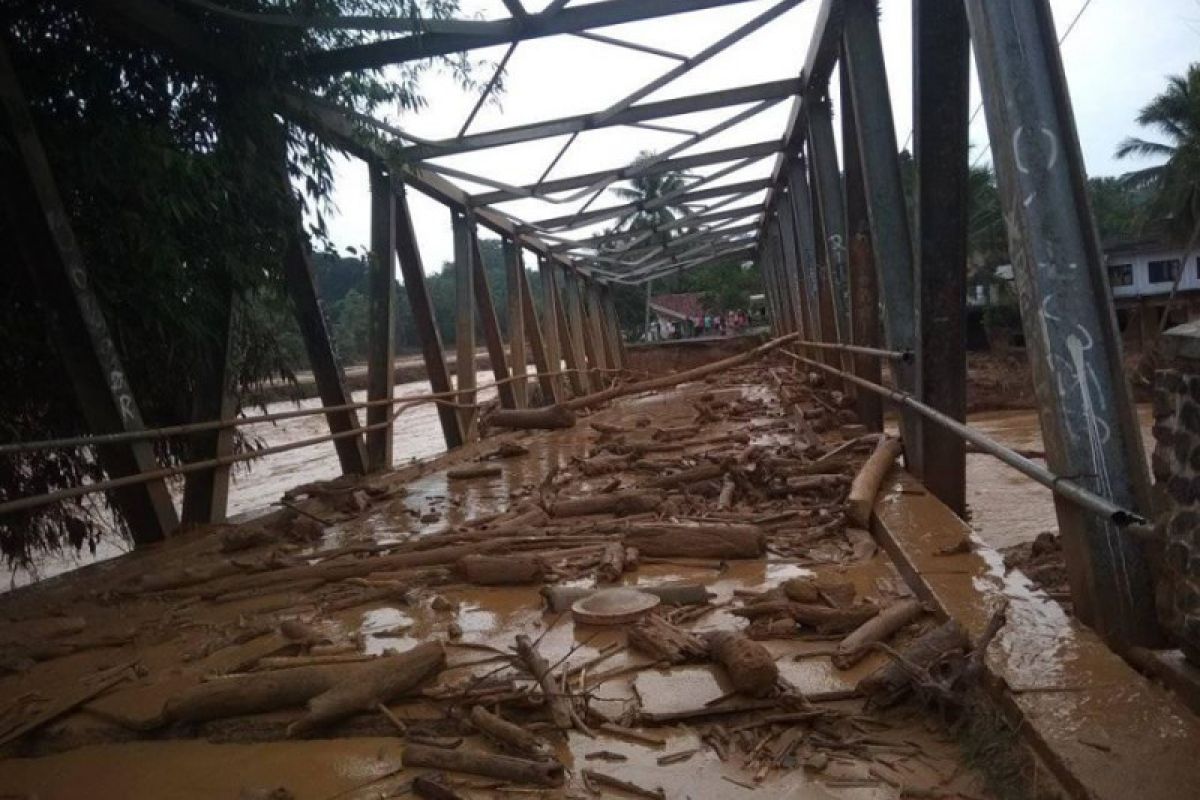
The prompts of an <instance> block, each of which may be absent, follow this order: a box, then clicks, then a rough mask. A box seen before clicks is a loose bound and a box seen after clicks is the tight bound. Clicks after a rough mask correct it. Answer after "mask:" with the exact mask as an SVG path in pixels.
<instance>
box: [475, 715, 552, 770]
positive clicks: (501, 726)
mask: <svg viewBox="0 0 1200 800" xmlns="http://www.w3.org/2000/svg"><path fill="white" fill-rule="evenodd" d="M470 720H471V724H472V725H474V726H475V728H476V729H477V730H478V731H479V732H480V733H482V734H483V735H484V736H486V737H488V738H489V739H491V740H492V741H494V742H496V743H497V744H499V745H500V746H501V747H503V748H505V749H506V750H510V751H512V752H514V753H519V754H521V755H524V756H528V757H529V758H535V759H545V758H549V757H550V749H549V747H547V745H546V743H545V742H543V741H542V740H541V739H539V738H538V737H536V736H534V735H533V734H532V733H530V732H529V731H528V730H526V729H525V728H522V727H521V726H520V725H514V724H513V723H511V722H509V721H508V720H506V719H504V718H503V717H500V716H497V715H496V714H493V713H492V712H490V711H488V710H487V709H486V708H484V707H483V706H473V707H472V708H471V713H470Z"/></svg>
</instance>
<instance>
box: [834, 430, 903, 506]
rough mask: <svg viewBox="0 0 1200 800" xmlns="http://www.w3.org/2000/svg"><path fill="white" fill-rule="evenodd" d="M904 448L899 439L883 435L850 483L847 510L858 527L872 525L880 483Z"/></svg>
mask: <svg viewBox="0 0 1200 800" xmlns="http://www.w3.org/2000/svg"><path fill="white" fill-rule="evenodd" d="M902 450H903V447H902V446H901V444H900V440H899V439H896V438H893V437H891V436H885V437H883V438H882V439H880V440H879V442H878V443H877V444H876V445H875V449H874V450H873V451H872V452H871V456H870V458H868V459H867V461H866V463H864V464H863V465H862V469H860V470H859V471H858V474H857V475H855V476H854V482H853V483H852V484H851V485H850V496H849V497H847V498H846V506H847V509H846V511H847V515H848V516H849V517H850V521H851V522H853V523H854V524H855V525H857V526H858V527H860V528H867V527H869V526H870V522H871V511H872V509H874V508H875V495H877V494H878V493H879V485H880V484H881V483H883V479H884V478H885V477H886V476H887V473H888V470H889V469H891V468H892V463H893V462H894V461H895V460H896V456H898V455H900V453H901V452H902Z"/></svg>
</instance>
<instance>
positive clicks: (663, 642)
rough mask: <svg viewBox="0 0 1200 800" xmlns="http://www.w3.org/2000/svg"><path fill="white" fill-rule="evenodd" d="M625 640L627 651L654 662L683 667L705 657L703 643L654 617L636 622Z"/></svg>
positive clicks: (705, 651) (706, 653)
mask: <svg viewBox="0 0 1200 800" xmlns="http://www.w3.org/2000/svg"><path fill="white" fill-rule="evenodd" d="M627 636H628V639H629V646H630V647H632V648H633V649H634V650H637V651H638V652H640V653H642V654H644V655H647V656H649V657H650V658H652V659H654V660H655V661H666V662H667V663H669V664H686V663H687V662H689V661H703V660H704V659H706V658H707V657H708V644H707V643H706V642H705V641H704V640H703V639H701V638H700V637H699V636H696V635H695V634H692V633H689V632H688V631H685V630H683V629H682V628H679V627H676V626H675V625H672V624H671V623H669V622H667V621H666V620H664V619H663V618H662V617H659V616H657V615H654V614H651V615H649V616H646V617H643V618H642V619H640V620H638V621H637V623H635V624H634V625H633V626H632V627H630V628H629V631H628V634H627Z"/></svg>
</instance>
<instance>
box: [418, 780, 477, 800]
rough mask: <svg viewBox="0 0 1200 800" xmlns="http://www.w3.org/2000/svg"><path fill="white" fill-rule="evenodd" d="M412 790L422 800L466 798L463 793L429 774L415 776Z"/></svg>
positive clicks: (463, 799) (456, 799) (460, 799)
mask: <svg viewBox="0 0 1200 800" xmlns="http://www.w3.org/2000/svg"><path fill="white" fill-rule="evenodd" d="M412 792H413V794H415V795H416V796H417V797H420V798H422V800H465V798H463V796H462V795H461V794H459V793H458V792H456V791H454V790H453V789H451V788H450V787H449V786H447V785H445V784H444V783H440V782H439V781H435V780H434V779H433V778H431V777H429V776H428V775H419V776H417V777H416V778H413V782H412Z"/></svg>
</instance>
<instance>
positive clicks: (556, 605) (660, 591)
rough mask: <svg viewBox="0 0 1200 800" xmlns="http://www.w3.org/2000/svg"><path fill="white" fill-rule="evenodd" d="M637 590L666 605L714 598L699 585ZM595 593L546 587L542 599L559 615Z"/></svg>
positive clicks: (642, 587) (568, 588) (563, 587)
mask: <svg viewBox="0 0 1200 800" xmlns="http://www.w3.org/2000/svg"><path fill="white" fill-rule="evenodd" d="M636 588H637V590H638V591H639V592H646V593H647V594H652V595H654V596H655V597H657V598H659V599H660V600H662V601H663V604H664V605H676V606H686V605H698V604H700V603H707V602H708V601H709V599H711V598H712V596H713V595H711V594H710V593H709V591H708V589H706V588H705V587H704V586H702V585H700V584H698V583H688V584H680V585H676V586H637V587H636ZM595 592H596V590H595V589H587V588H584V587H581V586H546V587H544V588H543V589H542V597H544V598H546V605H547V607H548V608H549V609H550V610H551V611H553V612H556V613H557V612H561V611H566V610H567V609H569V608H570V607H571V606H572V605H573V604H574V603H575V602H576V601H577V600H582V599H583V598H585V597H587V596H588V595H591V594H595Z"/></svg>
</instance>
